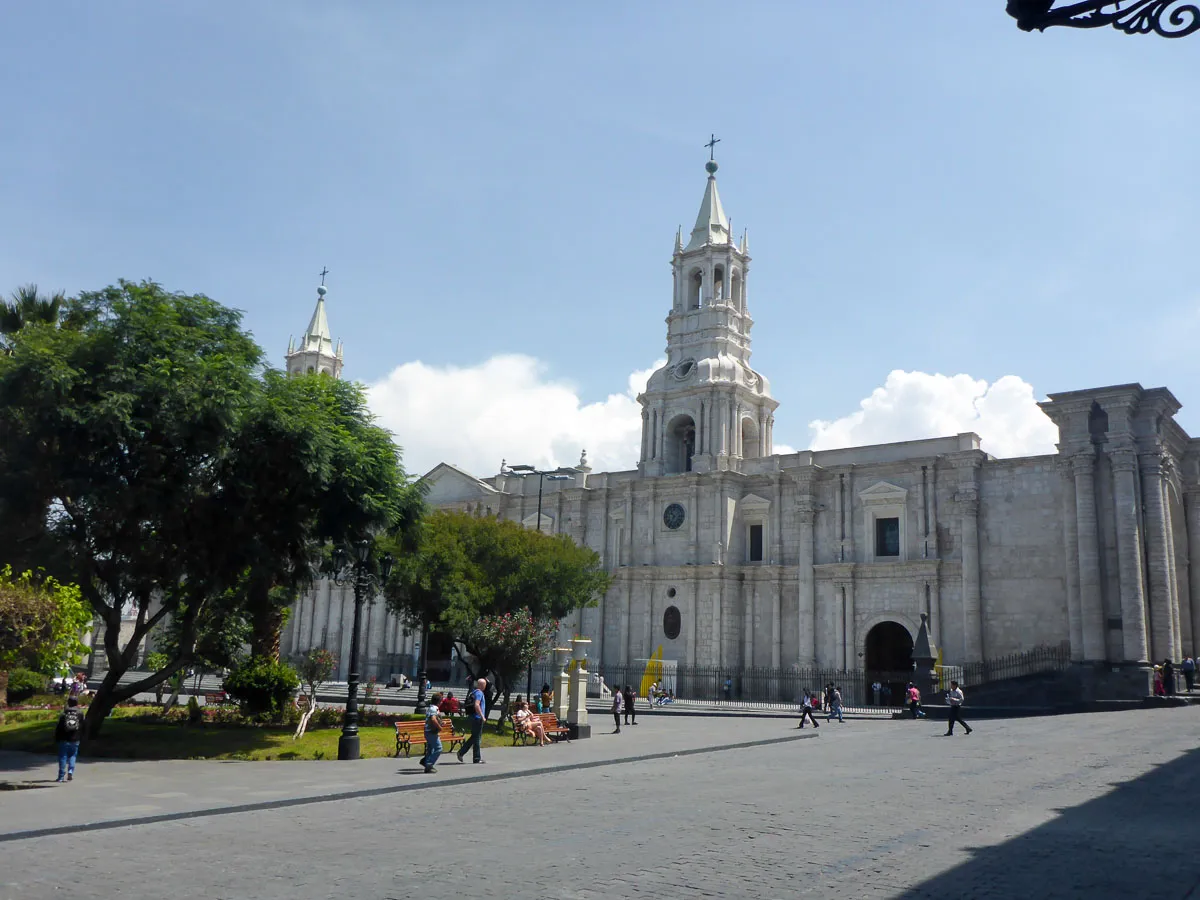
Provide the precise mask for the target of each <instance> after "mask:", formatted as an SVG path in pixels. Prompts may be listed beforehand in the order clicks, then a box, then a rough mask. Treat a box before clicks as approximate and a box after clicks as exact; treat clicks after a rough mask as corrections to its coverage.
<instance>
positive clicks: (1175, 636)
mask: <svg viewBox="0 0 1200 900" xmlns="http://www.w3.org/2000/svg"><path fill="white" fill-rule="evenodd" d="M1162 492H1163V513H1164V514H1165V516H1166V520H1167V595H1168V596H1169V597H1170V598H1171V635H1172V638H1171V659H1172V660H1174V661H1175V662H1179V661H1180V660H1181V659H1183V634H1182V632H1181V630H1180V629H1181V627H1182V623H1181V621H1180V619H1181V617H1182V614H1183V611H1182V610H1181V609H1180V608H1179V607H1180V604H1181V601H1180V599H1179V566H1178V565H1177V564H1176V561H1175V525H1176V523H1175V516H1174V514H1173V513H1172V512H1171V482H1170V480H1169V479H1167V478H1164V479H1163V480H1162ZM1189 612H1190V610H1189ZM1189 618H1190V617H1189Z"/></svg>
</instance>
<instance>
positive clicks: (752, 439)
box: [742, 416, 759, 459]
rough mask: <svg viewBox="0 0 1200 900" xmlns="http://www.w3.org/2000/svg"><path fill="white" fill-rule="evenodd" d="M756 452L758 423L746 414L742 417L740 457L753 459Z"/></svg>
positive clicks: (757, 454) (756, 454) (757, 453)
mask: <svg viewBox="0 0 1200 900" xmlns="http://www.w3.org/2000/svg"><path fill="white" fill-rule="evenodd" d="M757 456H759V452H758V423H757V422H755V421H754V420H753V419H752V418H750V417H749V416H747V417H746V418H744V419H742V459H754V458H756V457H757Z"/></svg>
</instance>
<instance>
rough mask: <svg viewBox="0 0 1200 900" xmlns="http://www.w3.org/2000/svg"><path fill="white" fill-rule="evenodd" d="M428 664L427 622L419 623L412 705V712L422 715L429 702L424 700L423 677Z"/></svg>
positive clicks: (426, 709) (427, 708)
mask: <svg viewBox="0 0 1200 900" xmlns="http://www.w3.org/2000/svg"><path fill="white" fill-rule="evenodd" d="M428 665H429V622H428V621H423V622H422V623H421V659H420V661H419V662H418V663H417V669H418V670H419V671H418V672H417V681H418V682H419V684H418V685H417V705H416V706H414V707H413V712H415V713H416V714H417V715H418V716H423V715H425V713H427V712H429V704H428V703H427V702H426V700H425V679H426V677H427V676H426V674H425V673H426V672H427V671H428V668H427V666H428Z"/></svg>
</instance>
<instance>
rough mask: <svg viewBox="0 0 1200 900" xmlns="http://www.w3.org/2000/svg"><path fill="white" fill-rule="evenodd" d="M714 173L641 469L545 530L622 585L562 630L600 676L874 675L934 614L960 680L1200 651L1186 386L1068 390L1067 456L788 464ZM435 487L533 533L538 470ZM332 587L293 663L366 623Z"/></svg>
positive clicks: (901, 455) (1198, 453)
mask: <svg viewBox="0 0 1200 900" xmlns="http://www.w3.org/2000/svg"><path fill="white" fill-rule="evenodd" d="M715 170H716V167H715V165H711V166H710V168H709V176H710V177H709V180H708V184H707V186H706V189H705V195H704V200H703V202H702V206H701V211H700V215H699V217H698V218H697V223H696V227H695V229H694V230H693V232H692V235H691V239H690V241H689V242H688V244H687V245H686V247H685V246H684V244H683V240H682V236H679V237H677V239H676V247H675V253H674V256H673V261H672V268H673V272H674V291H673V295H672V299H671V304H670V313H669V315H668V318H667V323H668V337H667V355H668V359H667V363H666V365H665V366H663V367H662V368H661V369H659V370H658V371H657V372H655V373H654V375H653V376H652V377H651V378H650V380H649V382H648V385H647V388H646V391H645V393H644V394H642V395H641V396H640V397H639V401H640V402H641V405H642V408H643V413H642V417H643V435H642V443H641V451H640V457H639V462H638V467H637V469H636V470H632V471H626V472H605V473H593V472H591V471H590V470H589V469H588V468H587V466H586V464H582V465H581V466H580V467H579V468H578V473H577V475H576V477H575V478H574V480H569V481H550V480H547V481H545V482H544V484H543V486H542V487H543V490H544V497H543V501H542V527H543V528H544V529H545V530H549V531H553V532H558V533H565V534H569V535H570V536H571V537H572V538H573V539H574V540H575V541H576V542H578V543H579V544H582V545H586V546H588V547H591V548H593V549H594V550H596V551H597V552H598V553H599V554H600V555H601V556H602V558H603V560H604V565H605V566H606V567H607V568H608V569H609V570H610V571H611V572H612V575H613V584H612V587H611V589H610V590H609V591H608V593H607V594H606V595H605V596H604V597H603V598H601V600H600V602H599V603H598V604H597V605H596V606H595V607H593V608H590V609H585V610H583V611H581V612H580V613H578V614H577V616H576V619H575V621H572V622H569V623H566V624H565V626H564V630H565V631H573V632H576V633H581V634H584V635H587V636H589V637H591V638H592V640H593V645H592V648H593V649H592V654H591V655H592V656H593V658H599V660H600V661H601V663H602V664H604V665H607V664H626V663H632V662H635V661H637V660H641V659H646V658H648V657H649V656H650V655H651V654H652V653H653V652H654V651H655V650H656V649H657V648H658V647H660V646H661V647H662V650H663V655H664V658H666V659H675V660H678V661H679V662H680V663H681V664H685V663H686V664H699V665H721V666H727V667H746V666H774V667H788V666H800V667H806V668H807V667H819V668H822V669H843V668H844V669H859V668H871V667H876V666H878V665H879V663H878V662H872V660H871V659H870V654H871V650H870V642H869V641H868V635H869V634H870V633H871V629H872V628H874V627H875V626H876V625H879V624H882V623H888V622H894V623H899V624H900V625H902V626H903V627H904V629H905V630H907V632H908V634H909V635H910V636H912V637H914V638H915V636H916V632H917V629H918V627H919V624H920V617H921V615H922V614H925V615H926V616H928V619H929V623H930V628H931V637H932V638H933V640H934V642H935V643H936V644H937V646H938V647H939V648H940V649H941V651H942V653H943V661H944V662H945V663H946V664H950V665H955V664H963V663H971V662H978V661H982V660H985V659H994V658H996V657H1000V656H1004V655H1007V654H1011V653H1016V652H1020V651H1024V650H1028V649H1032V648H1034V647H1037V646H1053V645H1059V644H1063V643H1068V642H1069V644H1070V647H1071V652H1072V656H1073V658H1074V659H1075V660H1077V661H1079V662H1091V663H1101V662H1105V663H1137V662H1144V661H1146V660H1151V659H1157V660H1160V661H1161V660H1162V659H1163V658H1164V657H1167V656H1170V657H1171V658H1173V659H1175V660H1178V659H1180V658H1181V657H1182V655H1183V654H1188V653H1193V654H1194V653H1195V652H1196V650H1197V649H1200V576H1197V577H1195V578H1192V577H1190V566H1189V560H1190V559H1191V558H1192V555H1193V554H1196V555H1197V558H1198V559H1200V441H1198V440H1193V439H1190V438H1189V437H1188V436H1187V435H1186V434H1185V433H1184V432H1183V430H1182V429H1181V428H1180V427H1179V425H1178V424H1177V423H1176V422H1175V421H1174V419H1173V418H1172V417H1173V415H1174V413H1175V412H1176V411H1177V410H1178V409H1179V404H1178V402H1177V401H1176V400H1175V399H1174V397H1173V396H1172V395H1171V394H1170V393H1169V392H1168V391H1166V390H1165V389H1162V388H1157V389H1150V390H1146V389H1143V388H1141V387H1140V386H1139V385H1121V386H1116V387H1108V388H1098V389H1095V390H1086V391H1076V392H1072V393H1065V394H1052V395H1051V396H1050V399H1049V400H1048V401H1046V402H1045V403H1043V404H1042V407H1043V409H1044V410H1045V412H1046V414H1047V415H1048V416H1049V417H1050V418H1051V419H1052V420H1053V421H1054V422H1055V423H1056V424H1057V425H1058V426H1059V430H1060V436H1061V440H1060V444H1059V453H1057V454H1056V455H1049V456H1040V457H1030V458H1024V459H1003V460H998V459H994V458H992V457H989V456H988V455H987V454H986V453H984V452H983V451H982V450H981V449H980V447H979V438H978V437H977V436H976V435H974V434H959V435H953V436H949V437H942V438H935V439H930V440H921V441H910V442H903V443H893V444H882V445H877V446H869V447H855V448H847V449H842V450H827V451H819V452H813V451H804V452H800V453H793V454H789V455H775V454H774V453H773V452H772V428H773V414H774V410H775V408H776V406H777V405H778V404H777V402H776V401H775V400H774V399H773V398H772V397H771V393H770V388H769V384H768V382H767V380H766V379H765V378H763V377H762V375H760V374H759V373H757V372H755V371H754V370H752V369H751V368H750V366H749V357H750V328H751V324H752V323H751V319H750V315H749V310H748V303H747V281H748V274H749V267H750V256H749V253H748V247H747V242H746V240H745V238H743V239H742V240H741V241H740V242H739V243H737V244H735V242H734V239H733V236H732V235H731V234H730V233H729V225H728V220H727V219H726V218H725V214H724V211H723V209H722V208H721V203H720V198H719V196H718V195H717V191H716V181H715V178H714V177H713V175H714V174H715ZM497 450H498V451H501V450H502V448H497ZM499 455H500V452H498V453H497V456H499ZM426 480H427V482H428V483H429V486H430V494H429V498H430V502H431V503H433V504H434V505H436V506H440V507H447V508H457V509H467V510H472V511H477V512H479V513H481V514H493V515H497V516H500V517H502V518H505V519H511V520H515V521H519V522H524V523H528V524H530V525H532V524H533V523H534V522H535V520H536V515H537V514H536V505H537V497H538V479H537V477H536V476H528V475H526V476H519V475H514V474H512V473H505V472H502V473H500V474H497V475H494V476H491V477H487V478H476V477H474V476H473V475H471V474H469V473H466V472H464V471H462V470H460V469H458V468H456V467H454V466H452V465H448V464H442V465H440V466H438V467H436V468H435V469H434V470H433V471H431V472H430V473H429V474H428V475H427V476H426ZM681 512H682V515H681V514H680V513H681ZM322 591H324V592H325V596H328V588H327V587H325V586H322V587H321V588H319V589H318V591H317V592H316V593H315V595H310V597H306V598H305V599H304V600H303V601H302V602H301V604H300V606H299V610H298V611H299V615H298V616H296V617H294V619H295V622H294V623H293V627H294V631H295V635H294V641H295V643H293V644H292V646H296V647H299V646H307V645H316V644H317V643H319V641H318V639H317V635H318V634H322V633H323V632H321V630H320V628H316V629H314V627H310V626H309V625H306V624H305V622H306V621H307V620H308V618H309V613H308V612H307V610H308V609H309V608H313V609H315V611H316V621H317V622H318V623H321V622H323V623H325V624H324V625H322V626H321V628H324V629H326V631H328V629H330V628H334V624H333V623H334V621H335V619H337V618H338V616H340V617H341V619H340V621H341V622H346V621H348V618H347V617H348V615H349V609H350V607H349V605H348V604H347V602H346V601H345V600H344V599H343V600H342V601H341V602H340V604H339V605H338V606H337V608H336V611H335V612H334V613H333V614H332V615H330V613H329V612H328V611H329V610H331V609H333V607H329V606H328V605H326V606H321V602H322V601H321V600H319V599H318V598H319V597H320V596H321V595H322ZM669 607H675V608H676V609H677V610H678V611H679V614H680V615H679V619H678V621H679V624H680V628H679V632H678V634H677V635H674V636H670V635H668V634H667V632H666V631H665V624H666V623H665V613H666V610H667V609H668V608H669ZM337 629H340V630H339V631H338V633H339V634H340V633H344V631H345V627H344V625H338V626H337ZM389 629H390V630H389ZM335 630H336V629H335ZM369 635H370V638H369V643H370V645H371V646H373V647H377V648H379V649H380V651H381V652H382V651H383V650H384V649H389V648H390V650H391V651H393V652H405V650H404V648H409V649H410V650H411V649H412V638H411V636H407V635H405V634H404V633H403V630H402V629H399V628H398V626H397V625H396V624H395V623H394V622H390V620H389V619H387V617H384V618H383V619H382V622H381V626H380V631H379V632H375V631H374V630H371V631H370V632H369Z"/></svg>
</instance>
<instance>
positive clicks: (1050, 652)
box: [958, 642, 1071, 687]
mask: <svg viewBox="0 0 1200 900" xmlns="http://www.w3.org/2000/svg"><path fill="white" fill-rule="evenodd" d="M1070 664H1071V645H1070V643H1069V642H1064V643H1062V644H1059V645H1058V646H1057V647H1034V648H1033V649H1032V650H1026V651H1024V652H1023V653H1012V654H1009V655H1008V656H999V657H996V658H995V659H989V660H988V661H987V662H981V663H970V664H969V665H965V666H963V667H962V668H961V672H962V678H960V679H958V680H959V681H960V682H961V683H962V684H964V685H969V686H972V687H978V686H980V685H984V684H991V683H992V682H996V681H1008V680H1009V679H1012V678H1022V677H1024V676H1026V675H1037V674H1040V673H1042V672H1062V671H1064V670H1065V669H1066V668H1067V667H1068V666H1069V665H1070Z"/></svg>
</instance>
